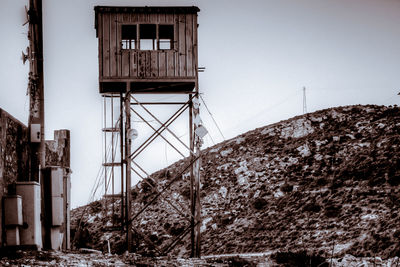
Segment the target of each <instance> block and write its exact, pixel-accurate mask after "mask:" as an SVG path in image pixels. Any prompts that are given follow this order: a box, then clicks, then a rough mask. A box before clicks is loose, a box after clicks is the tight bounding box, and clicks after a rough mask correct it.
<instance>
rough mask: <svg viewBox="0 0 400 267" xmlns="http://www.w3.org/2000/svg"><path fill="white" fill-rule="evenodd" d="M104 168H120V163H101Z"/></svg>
mask: <svg viewBox="0 0 400 267" xmlns="http://www.w3.org/2000/svg"><path fill="white" fill-rule="evenodd" d="M103 166H104V167H113V166H121V162H107V163H103Z"/></svg>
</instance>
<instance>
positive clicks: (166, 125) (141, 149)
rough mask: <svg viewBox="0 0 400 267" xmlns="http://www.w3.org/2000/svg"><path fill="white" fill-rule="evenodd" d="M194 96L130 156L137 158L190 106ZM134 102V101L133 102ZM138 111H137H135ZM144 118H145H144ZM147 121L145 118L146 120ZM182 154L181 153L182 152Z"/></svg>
mask: <svg viewBox="0 0 400 267" xmlns="http://www.w3.org/2000/svg"><path fill="white" fill-rule="evenodd" d="M192 99H193V97H191V98H190V99H189V100H188V101H187V102H186V103H185V104H184V105H182V106H181V107H180V108H179V109H178V110H177V111H176V112H175V113H174V114H173V115H172V116H171V117H170V118H169V119H168V120H167V121H166V122H165V123H164V124H162V125H161V127H159V128H158V129H157V130H155V129H154V128H153V127H152V126H151V127H152V128H153V130H154V133H153V134H152V135H151V136H150V137H149V138H148V139H147V140H146V141H145V142H143V143H142V144H141V145H140V146H139V147H138V148H137V149H136V150H135V151H134V152H133V153H132V154H131V155H130V156H129V158H131V159H135V158H136V157H137V156H138V155H139V154H140V153H141V152H142V151H143V150H144V149H145V148H146V147H147V146H148V145H149V144H150V143H151V142H153V141H154V139H156V138H157V137H158V136H159V135H160V134H161V133H162V132H163V131H164V130H165V129H166V127H168V126H170V125H171V124H172V123H173V122H174V121H175V120H176V119H177V118H178V117H179V116H180V115H181V114H182V113H183V112H184V111H185V110H186V109H187V108H188V107H189V104H190V102H191V101H192ZM131 104H132V103H131ZM134 112H135V113H136V111H134ZM142 120H143V119H142ZM144 121H145V120H144ZM180 154H181V153H180Z"/></svg>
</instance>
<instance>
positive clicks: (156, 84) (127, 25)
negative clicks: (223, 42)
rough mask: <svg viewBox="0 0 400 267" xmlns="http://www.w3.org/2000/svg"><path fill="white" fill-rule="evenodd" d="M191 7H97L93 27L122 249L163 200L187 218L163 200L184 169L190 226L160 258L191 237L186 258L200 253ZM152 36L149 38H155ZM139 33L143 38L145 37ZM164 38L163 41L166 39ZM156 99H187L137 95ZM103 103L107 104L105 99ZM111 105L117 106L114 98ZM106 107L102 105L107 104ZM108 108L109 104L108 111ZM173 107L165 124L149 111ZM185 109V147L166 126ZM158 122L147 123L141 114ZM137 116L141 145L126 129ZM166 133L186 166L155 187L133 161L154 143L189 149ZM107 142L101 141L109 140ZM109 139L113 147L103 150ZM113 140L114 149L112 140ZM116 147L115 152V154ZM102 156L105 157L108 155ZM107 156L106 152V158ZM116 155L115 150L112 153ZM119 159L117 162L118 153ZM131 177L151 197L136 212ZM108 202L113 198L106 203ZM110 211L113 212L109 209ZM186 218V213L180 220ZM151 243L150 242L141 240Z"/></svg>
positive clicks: (109, 187)
mask: <svg viewBox="0 0 400 267" xmlns="http://www.w3.org/2000/svg"><path fill="white" fill-rule="evenodd" d="M198 11H199V9H198V8H197V7H110V6H97V7H95V12H96V18H95V28H96V34H97V37H98V38H99V70H100V75H99V83H100V84H99V87H100V93H101V94H102V96H103V98H104V101H105V105H104V118H106V117H107V116H108V115H107V114H109V113H107V111H106V110H107V109H111V112H110V113H111V123H110V124H108V125H107V121H106V119H105V122H104V127H103V132H104V141H105V145H104V153H105V154H104V161H103V166H104V168H105V170H104V174H105V176H104V177H105V198H104V202H105V205H106V206H107V203H108V202H107V200H108V199H109V198H110V197H111V198H114V199H115V198H120V209H121V211H120V212H121V225H120V226H122V227H123V228H124V231H125V233H126V240H127V247H128V250H130V251H131V250H132V233H133V232H136V230H135V229H134V228H133V227H132V222H134V221H135V220H136V219H137V218H138V217H139V216H140V215H141V214H142V213H143V212H144V211H145V210H146V209H147V208H148V207H149V206H150V205H151V204H152V203H154V202H155V201H156V200H157V199H159V198H162V199H163V200H164V201H165V202H166V203H168V205H170V206H171V207H172V209H173V210H175V211H176V212H178V213H179V214H182V215H183V214H184V213H185V208H184V207H182V204H181V203H179V202H175V203H174V201H172V200H171V199H169V198H168V197H166V196H165V195H166V194H167V191H168V190H169V189H170V187H171V185H172V184H173V183H174V182H176V181H177V180H178V179H181V178H182V175H183V174H184V172H186V171H187V170H190V171H189V172H190V185H189V189H190V210H189V213H190V214H189V216H187V220H188V221H189V226H188V227H187V228H186V229H185V230H184V231H183V232H182V233H181V234H179V235H178V236H177V237H176V238H175V239H174V240H171V242H170V243H169V244H168V245H167V246H166V247H164V248H157V246H155V247H156V251H157V252H158V253H159V254H165V253H168V252H169V251H170V250H171V249H172V248H173V247H174V246H175V245H176V244H178V243H179V241H180V240H182V239H183V238H184V237H185V236H186V235H187V234H189V233H190V240H191V257H200V253H201V247H200V245H201V235H200V225H201V213H200V212H201V203H200V147H201V144H202V137H203V136H204V134H205V132H206V131H205V130H204V127H203V126H202V125H201V120H200V117H199V83H198V72H199V68H198V63H197V58H198V57H197V55H198V51H197V26H198V24H197V12H198ZM142 31H143V32H145V31H147V32H146V34H147V35H146V37H143V39H147V41H148V39H149V38H150V39H152V48H145V49H141V40H142V37H141V34H142ZM153 34H154V35H153ZM143 36H144V35H143ZM166 40H167V42H166ZM142 94H146V95H147V96H149V95H150V96H156V95H159V94H169V95H175V96H177V95H181V96H185V95H186V96H187V99H186V100H182V101H178V102H166V101H162V100H156V98H154V99H155V100H151V102H145V101H142V100H140V97H139V95H142ZM107 99H108V100H107ZM114 100H115V101H114ZM106 102H107V103H108V104H107V103H106ZM113 103H119V105H120V112H119V113H120V114H119V118H118V119H116V118H115V116H114V114H113V112H114V107H113V105H114V104H113ZM107 105H108V107H107ZM154 105H156V106H165V107H166V106H176V107H178V108H177V110H176V112H175V113H174V114H173V115H172V116H170V117H169V118H168V119H167V120H166V121H162V120H161V118H159V117H158V116H157V115H155V114H154V113H153V112H152V111H151V110H150V108H149V107H150V106H154ZM187 110H188V112H189V114H188V115H189V116H188V118H189V122H188V128H189V143H188V144H187V143H186V144H185V142H183V141H182V140H180V138H179V137H178V136H177V135H176V134H175V133H174V132H173V131H172V130H171V128H170V125H171V124H172V123H173V122H174V121H175V120H176V119H177V118H178V117H181V116H182V114H184V112H185V111H187ZM142 113H145V114H146V116H150V117H151V118H152V121H155V122H156V123H157V124H158V125H157V127H155V126H153V125H152V124H151V123H150V122H149V121H148V120H147V119H146V116H143V114H142ZM132 116H135V117H136V118H139V119H140V120H141V121H142V122H144V123H146V125H147V126H149V127H150V128H151V130H152V132H153V133H152V134H151V135H150V137H148V138H147V139H146V140H145V141H144V142H143V143H141V144H138V143H137V142H133V139H134V137H135V134H136V133H135V129H134V128H135V126H134V125H131V117H132ZM165 132H168V135H169V137H171V136H172V137H173V138H174V142H177V143H179V144H180V147H184V148H185V150H187V151H188V152H189V164H188V165H186V166H184V167H183V168H182V169H181V170H179V171H178V174H177V175H176V176H175V177H173V178H172V179H169V182H168V183H167V184H165V185H164V186H163V188H161V189H159V188H158V187H157V186H156V187H154V186H153V185H152V184H151V183H149V180H150V179H146V178H147V177H149V176H150V175H149V174H148V172H147V171H146V170H145V169H144V167H143V166H140V164H138V162H137V161H136V160H135V159H136V158H137V157H138V156H139V155H141V154H142V152H143V151H144V150H145V149H146V148H147V147H148V146H149V145H150V144H151V143H152V142H153V141H154V140H155V139H157V138H162V139H163V140H164V141H165V142H166V143H167V144H168V145H169V146H171V147H172V148H173V149H174V150H176V151H177V152H178V154H180V155H181V156H182V157H185V155H187V151H184V152H182V151H180V150H179V149H178V148H177V146H176V145H174V142H171V141H170V140H168V139H167V138H166V137H165V136H164V133H165ZM110 135H111V138H110V137H107V136H110ZM107 140H111V148H110V149H109V148H108V146H107ZM115 140H119V148H118V149H117V145H116V143H115V142H114V141H115ZM117 150H119V151H117ZM107 151H108V152H107ZM110 151H111V153H110ZM118 152H119V153H118ZM117 154H119V155H120V156H119V157H116V155H117ZM117 168H119V169H120V175H119V176H120V181H119V182H120V186H121V194H118V195H117V194H115V186H114V183H115V182H116V175H115V172H116V169H117ZM133 175H136V176H137V177H138V178H139V179H141V180H142V182H143V183H147V184H148V185H149V186H153V189H154V196H153V197H152V198H151V200H150V201H148V202H147V203H146V204H145V205H144V206H143V207H142V208H141V209H140V210H132V208H131V194H130V192H131V186H132V183H131V180H132V176H133ZM112 203H114V201H112ZM112 209H113V214H114V209H115V207H114V206H113V207H112ZM184 217H185V218H186V216H184ZM144 241H146V242H148V243H149V244H150V245H155V244H151V243H152V242H151V240H148V239H147V238H144Z"/></svg>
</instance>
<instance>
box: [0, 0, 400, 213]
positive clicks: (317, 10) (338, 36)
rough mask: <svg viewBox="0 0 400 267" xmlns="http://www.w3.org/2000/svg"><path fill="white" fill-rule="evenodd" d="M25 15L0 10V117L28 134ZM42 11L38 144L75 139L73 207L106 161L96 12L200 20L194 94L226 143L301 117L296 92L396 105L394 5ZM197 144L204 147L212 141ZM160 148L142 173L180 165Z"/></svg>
mask: <svg viewBox="0 0 400 267" xmlns="http://www.w3.org/2000/svg"><path fill="white" fill-rule="evenodd" d="M24 5H28V0H25V1H23V0H1V2H0V36H1V39H0V59H1V60H0V108H2V109H4V110H6V111H7V112H9V113H11V114H12V115H13V116H14V117H16V118H18V119H19V120H21V121H22V122H24V123H27V118H28V97H27V96H26V88H27V80H28V75H27V73H28V66H27V65H28V64H27V65H25V66H24V65H22V61H21V60H20V56H21V51H22V50H25V48H26V46H27V45H28V41H27V38H26V33H27V27H26V26H22V24H23V23H24V22H25V15H24ZM43 5H44V57H45V61H44V68H45V114H46V118H45V121H46V122H45V123H46V139H52V138H53V131H54V130H56V129H70V130H71V168H72V170H73V174H72V207H77V206H79V205H83V204H85V203H86V201H87V200H88V197H89V192H90V190H91V188H92V186H93V183H94V180H95V178H96V175H97V172H98V170H99V168H100V166H101V162H102V147H103V142H102V137H101V128H102V99H101V97H100V94H99V93H98V80H97V79H98V61H97V60H98V58H97V51H98V50H97V39H96V36H95V30H94V26H93V24H94V11H93V8H94V6H96V5H126V6H142V5H143V6H144V5H147V6H156V5H174V6H176V5H185V6H187V5H189V6H192V5H195V6H198V7H199V8H200V9H201V11H200V13H199V25H200V27H199V65H200V66H204V67H206V72H204V73H201V74H200V91H201V92H202V93H204V94H203V97H204V99H205V101H206V104H207V105H208V107H209V108H210V110H211V112H212V113H213V115H214V117H215V119H216V121H217V122H218V123H219V125H220V127H221V130H222V132H223V134H224V135H225V137H226V138H232V137H234V136H236V135H238V134H241V133H243V132H246V131H248V130H252V129H254V128H257V127H261V126H265V125H267V124H270V123H273V122H277V121H279V120H283V119H288V118H290V117H293V116H295V115H299V114H301V113H302V109H303V106H302V103H303V99H302V87H303V86H305V87H306V88H307V109H308V111H309V112H312V111H315V110H318V109H323V108H328V107H334V106H341V105H351V104H379V105H392V104H399V102H400V101H399V100H400V96H398V95H397V93H398V92H400V27H399V25H400V15H399V14H400V1H399V0H329V1H328V0H279V1H276V0H250V1H243V0H242V1H239V0H199V1H186V0H181V1H179V0H175V1H167V0H159V1H128V0H126V1H122V0H113V1H111V0H108V1H106V0H102V1H100V0H98V1H97V0H87V1H82V0H69V1H63V0H43ZM201 112H202V119H203V121H204V123H205V126H206V127H207V128H208V129H209V132H210V135H211V137H212V139H213V140H214V142H216V143H218V142H220V141H222V138H221V136H220V135H219V133H218V131H217V129H216V128H215V126H214V124H213V123H212V120H211V118H210V116H209V115H208V113H207V112H206V110H205V109H204V106H203V107H202V110H201ZM183 121H184V120H183ZM179 125H185V124H184V122H181V123H178V126H177V127H175V129H176V131H177V134H178V135H185V134H187V129H185V128H184V127H183V128H179ZM139 134H141V133H140V132H139ZM143 135H145V134H143ZM205 145H206V146H209V145H212V141H211V138H210V137H207V138H206V139H205ZM160 147H161V150H162V151H160ZM165 147H166V146H165V145H160V146H159V147H158V150H157V152H154V150H153V152H151V151H152V150H150V152H148V153H147V159H146V158H144V159H142V160H143V161H144V162H146V161H147V163H143V164H144V166H145V167H146V168H147V170H148V172H150V173H151V172H153V171H155V170H158V169H160V168H162V167H165V166H167V165H169V164H171V163H173V162H174V161H175V160H176V159H178V157H177V155H176V154H174V153H173V152H172V151H170V150H169V149H168V150H165ZM155 149H156V148H155ZM152 153H153V154H154V153H155V154H157V155H158V156H159V157H160V159H157V160H155V155H152ZM149 156H150V157H149ZM99 195H101V194H99Z"/></svg>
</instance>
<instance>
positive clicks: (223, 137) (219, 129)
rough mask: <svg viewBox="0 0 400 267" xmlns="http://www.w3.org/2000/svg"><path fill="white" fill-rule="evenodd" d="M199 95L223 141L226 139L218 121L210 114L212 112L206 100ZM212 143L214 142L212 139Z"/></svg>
mask: <svg viewBox="0 0 400 267" xmlns="http://www.w3.org/2000/svg"><path fill="white" fill-rule="evenodd" d="M199 96H200V99H201V101H202V102H203V104H204V107H205V108H206V110H207V112H208V114H210V116H211V119H212V120H213V122H214V124H215V126H216V127H217V129H218V131H219V133H220V134H221V136H222V139H223V140H224V141H225V140H226V139H225V136H224V134H223V133H222V131H221V128H220V127H219V125H218V123H217V122H216V120H215V119H214V116H213V115H212V113H211V111H210V109H209V108H208V106H207V104H206V102H205V101H204V99H203V97H202V96H201V94H199ZM213 143H214V141H213Z"/></svg>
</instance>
